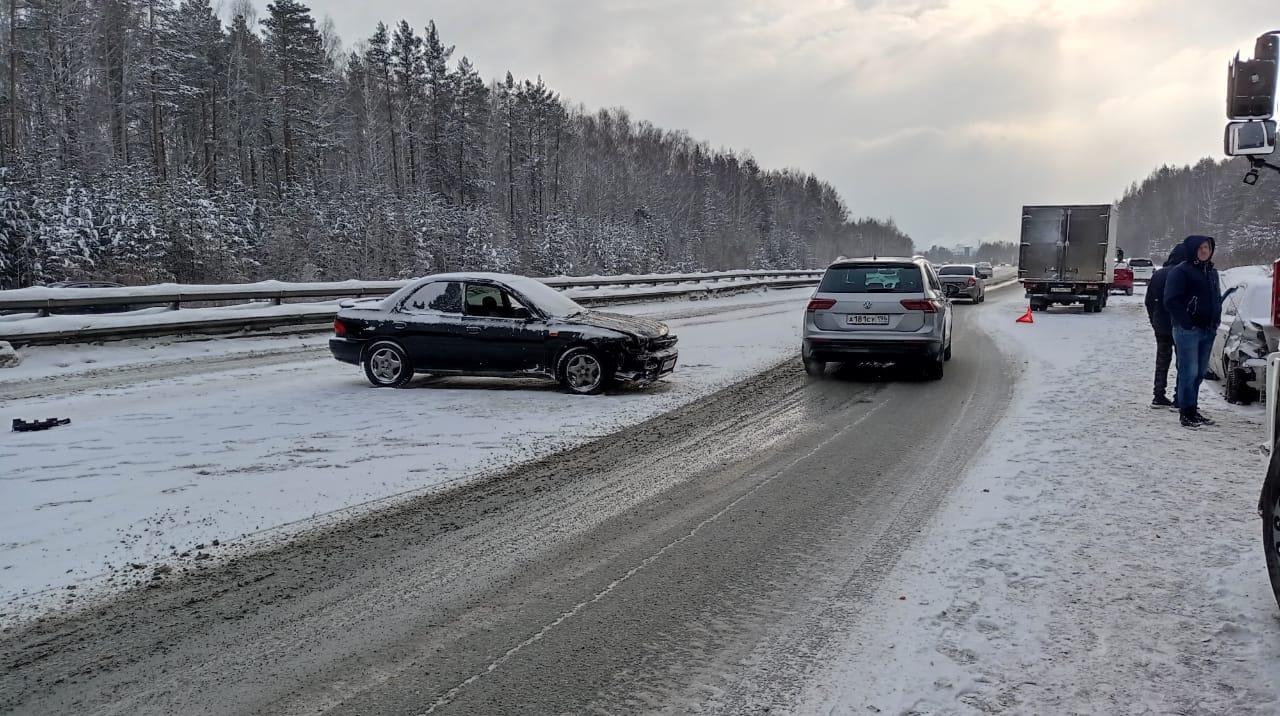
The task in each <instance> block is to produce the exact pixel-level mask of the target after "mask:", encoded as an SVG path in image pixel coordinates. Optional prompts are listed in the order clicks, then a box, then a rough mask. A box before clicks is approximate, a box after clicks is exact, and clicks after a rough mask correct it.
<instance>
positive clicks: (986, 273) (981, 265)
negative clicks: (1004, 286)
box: [974, 261, 996, 278]
mask: <svg viewBox="0 0 1280 716" xmlns="http://www.w3.org/2000/svg"><path fill="white" fill-rule="evenodd" d="M974 266H976V267H977V268H978V275H979V276H981V277H982V278H991V277H992V276H995V275H996V270H995V268H993V267H992V266H991V262H990V261H979V262H978V263H976V264H974Z"/></svg>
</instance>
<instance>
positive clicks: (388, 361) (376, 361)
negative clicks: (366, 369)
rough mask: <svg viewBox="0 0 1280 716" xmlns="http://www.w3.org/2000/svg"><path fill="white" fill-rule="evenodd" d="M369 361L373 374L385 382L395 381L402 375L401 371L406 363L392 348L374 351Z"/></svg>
mask: <svg viewBox="0 0 1280 716" xmlns="http://www.w3.org/2000/svg"><path fill="white" fill-rule="evenodd" d="M369 363H370V365H371V366H372V370H373V375H374V376H375V377H377V379H378V380H380V381H382V382H384V383H394V382H395V380H396V378H399V377H400V371H402V370H404V363H403V362H402V361H401V360H400V356H398V355H396V352H395V351H393V350H391V349H390V348H382V349H380V350H377V351H374V353H373V355H372V356H370V357H369Z"/></svg>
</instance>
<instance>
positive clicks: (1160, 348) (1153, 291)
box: [1144, 244, 1184, 408]
mask: <svg viewBox="0 0 1280 716" xmlns="http://www.w3.org/2000/svg"><path fill="white" fill-rule="evenodd" d="M1183 258H1184V257H1183V248H1182V244H1178V245H1177V246H1175V247H1173V251H1170V252H1169V259H1168V260H1167V261H1165V262H1164V266H1163V267H1161V268H1160V270H1158V271H1156V272H1155V273H1154V274H1152V276H1151V281H1150V282H1149V283H1148V284H1147V296H1146V300H1145V301H1144V303H1146V306H1147V319H1148V320H1149V321H1151V330H1153V331H1155V334H1156V379H1155V386H1154V389H1153V395H1154V397H1152V399H1151V407H1152V408H1172V407H1173V401H1172V400H1169V398H1168V396H1167V395H1166V391H1167V390H1168V388H1169V364H1170V363H1171V362H1173V322H1172V321H1171V320H1169V312H1168V311H1166V310H1165V307H1164V287H1165V281H1167V280H1168V278H1169V272H1170V271H1171V270H1173V269H1174V267H1176V266H1177V265H1178V264H1180V263H1182V260H1183Z"/></svg>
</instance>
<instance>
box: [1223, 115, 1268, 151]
mask: <svg viewBox="0 0 1280 716" xmlns="http://www.w3.org/2000/svg"><path fill="white" fill-rule="evenodd" d="M1222 145H1223V146H1222V151H1223V152H1224V153H1225V154H1226V155H1227V156H1229V157H1242V156H1259V155H1266V154H1271V153H1272V152H1274V151H1275V150H1276V122H1275V120H1273V119H1267V120H1263V121H1248V122H1228V123H1227V129H1226V132H1225V133H1224V134H1223V138H1222Z"/></svg>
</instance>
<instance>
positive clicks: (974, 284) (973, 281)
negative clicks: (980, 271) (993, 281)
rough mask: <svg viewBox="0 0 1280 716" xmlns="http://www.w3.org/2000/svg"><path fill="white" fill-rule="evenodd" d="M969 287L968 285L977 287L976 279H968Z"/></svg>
mask: <svg viewBox="0 0 1280 716" xmlns="http://www.w3.org/2000/svg"><path fill="white" fill-rule="evenodd" d="M969 285H970V286H977V285H978V279H976V278H970V279H969Z"/></svg>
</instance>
